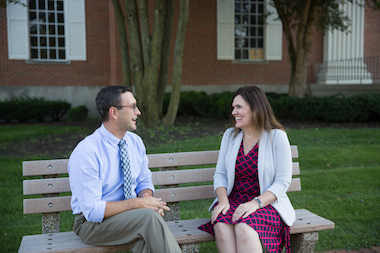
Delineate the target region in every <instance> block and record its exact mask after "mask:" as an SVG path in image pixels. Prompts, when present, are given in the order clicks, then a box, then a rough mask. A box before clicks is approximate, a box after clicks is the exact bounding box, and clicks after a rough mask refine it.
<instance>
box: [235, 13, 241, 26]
mask: <svg viewBox="0 0 380 253" xmlns="http://www.w3.org/2000/svg"><path fill="white" fill-rule="evenodd" d="M235 24H237V25H240V24H241V20H240V15H235Z"/></svg>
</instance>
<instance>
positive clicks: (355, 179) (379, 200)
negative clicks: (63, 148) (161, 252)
mask: <svg viewBox="0 0 380 253" xmlns="http://www.w3.org/2000/svg"><path fill="white" fill-rule="evenodd" d="M180 130H181V129H180ZM182 130H183V129H182ZM70 131H72V132H77V131H79V130H78V129H77V128H76V127H67V126H64V127H59V126H55V127H49V126H46V125H43V126H39V125H37V124H33V125H30V126H29V125H22V126H18V125H15V126H12V127H11V128H7V127H4V126H1V125H0V146H1V145H3V144H4V143H6V142H9V141H15V140H17V141H20V140H21V141H22V140H25V141H30V140H31V139H33V138H35V137H38V136H41V135H44V136H46V134H45V133H46V132H48V133H49V135H50V137H51V138H55V137H54V134H56V133H67V132H70ZM82 131H86V129H84V130H82ZM186 131H189V129H187V128H186ZM42 133H43V134H42ZM288 135H289V139H290V142H291V144H294V145H297V146H298V148H299V157H300V158H299V159H298V161H299V162H300V167H301V175H300V177H301V182H302V191H301V192H294V193H289V196H290V198H291V201H292V203H293V205H294V207H295V208H297V209H298V208H305V209H308V210H310V211H312V212H315V213H317V214H319V215H321V216H323V217H325V218H327V219H330V220H332V221H334V222H335V224H336V228H335V229H334V230H329V231H321V232H320V233H319V242H318V244H317V247H316V250H315V251H325V250H333V249H334V250H340V249H345V250H353V249H360V248H365V247H370V246H379V245H380V219H379V215H378V210H380V183H379V178H380V168H379V164H380V156H379V152H380V129H379V128H372V129H368V128H361V129H345V128H344V129H339V128H319V129H316V128H310V129H289V130H288ZM156 137H157V138H159V137H158V136H156ZM46 138H49V136H46ZM143 139H144V137H143ZM220 139H221V135H220V134H214V135H208V136H205V137H202V138H192V139H191V138H189V139H185V140H183V141H172V142H170V143H168V144H165V143H163V144H160V145H153V143H152V142H150V141H148V142H146V145H147V151H148V152H149V153H164V152H177V151H194V150H210V149H218V148H219V144H220ZM155 144H156V143H155ZM38 158H39V157H28V158H25V159H38ZM21 163H22V159H19V158H14V157H9V156H7V157H5V156H2V155H1V154H0V203H1V204H0V247H1V251H2V252H17V249H18V247H19V245H20V241H21V238H22V236H23V235H27V234H38V233H41V216H40V215H23V213H22V199H23V196H22V180H23V178H22V173H21ZM210 204H211V200H203V201H189V202H187V203H183V204H181V217H182V218H183V219H186V218H196V217H198V218H203V217H209V215H210V214H209V213H208V212H207V209H208V207H209V205H210ZM61 223H62V224H61V230H62V231H70V230H71V227H72V223H73V217H72V215H71V214H70V213H65V214H64V215H62V217H61ZM201 252H217V250H216V246H215V243H214V242H211V243H202V244H201Z"/></svg>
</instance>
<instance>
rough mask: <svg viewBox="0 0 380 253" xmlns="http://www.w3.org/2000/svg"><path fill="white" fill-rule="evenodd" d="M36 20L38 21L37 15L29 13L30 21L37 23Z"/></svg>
mask: <svg viewBox="0 0 380 253" xmlns="http://www.w3.org/2000/svg"><path fill="white" fill-rule="evenodd" d="M36 19H37V13H35V12H34V11H31V12H29V21H31V22H35V20H36Z"/></svg>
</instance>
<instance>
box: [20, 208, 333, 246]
mask: <svg viewBox="0 0 380 253" xmlns="http://www.w3.org/2000/svg"><path fill="white" fill-rule="evenodd" d="M296 217H297V219H296V221H295V223H294V224H293V226H292V227H291V228H290V233H291V234H298V233H303V232H305V231H306V232H317V231H321V230H327V229H334V223H333V222H331V221H329V220H327V219H325V218H323V217H321V216H318V215H316V214H314V213H312V212H309V211H308V210H305V209H298V210H296ZM209 221H210V218H203V219H193V220H178V221H168V222H167V224H168V226H169V228H170V230H171V231H172V233H173V234H174V237H175V238H176V240H177V242H178V244H180V245H182V244H193V243H200V242H210V241H214V240H215V239H214V236H212V235H210V234H208V233H206V232H203V231H201V230H199V229H198V226H200V225H202V224H205V223H207V222H209ZM68 242H70V243H68ZM121 251H126V249H125V247H123V246H113V247H98V246H92V245H87V244H85V243H83V242H82V240H81V239H80V238H79V237H78V236H77V235H76V234H75V233H74V232H72V231H70V232H60V233H50V234H39V235H28V236H24V237H23V239H22V242H21V247H20V249H19V253H37V252H57V253H58V252H73V253H74V252H78V253H90V252H99V253H100V252H102V253H103V252H104V253H106V252H121Z"/></svg>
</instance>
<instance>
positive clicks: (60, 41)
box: [58, 38, 65, 47]
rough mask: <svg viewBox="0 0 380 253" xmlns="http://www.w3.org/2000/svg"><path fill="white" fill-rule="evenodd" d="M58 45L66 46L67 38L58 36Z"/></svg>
mask: <svg viewBox="0 0 380 253" xmlns="http://www.w3.org/2000/svg"><path fill="white" fill-rule="evenodd" d="M58 46H59V47H65V38H58Z"/></svg>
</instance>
